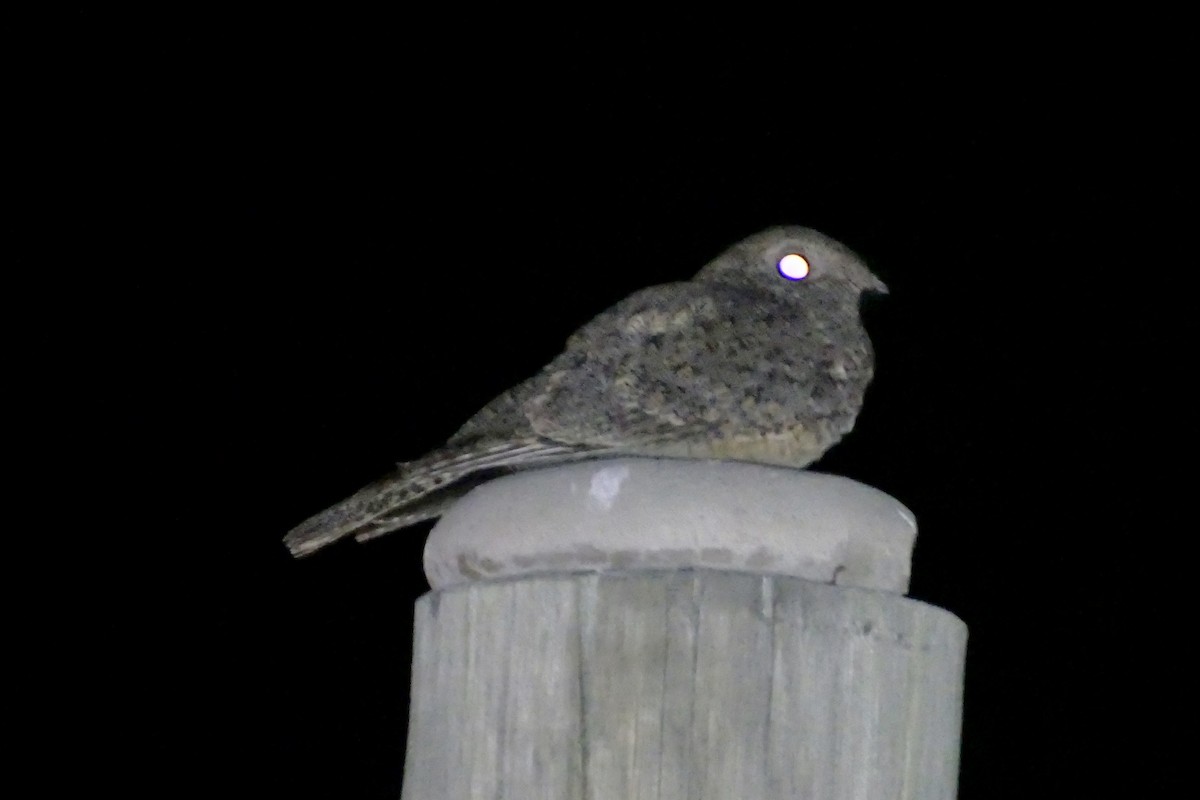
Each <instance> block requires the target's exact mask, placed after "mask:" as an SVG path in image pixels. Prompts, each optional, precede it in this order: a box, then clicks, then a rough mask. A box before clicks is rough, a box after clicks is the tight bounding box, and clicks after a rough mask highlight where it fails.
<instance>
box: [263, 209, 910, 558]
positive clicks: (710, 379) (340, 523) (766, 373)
mask: <svg viewBox="0 0 1200 800" xmlns="http://www.w3.org/2000/svg"><path fill="white" fill-rule="evenodd" d="M791 253H795V254H799V255H801V256H803V258H804V259H806V260H807V262H808V265H809V267H810V272H809V274H808V276H807V278H805V279H803V280H789V279H787V278H785V277H783V276H782V275H781V271H780V269H779V262H780V259H781V258H783V257H784V256H785V255H788V254H791ZM864 291H876V292H886V291H887V289H886V287H885V286H884V285H883V283H882V282H881V281H880V280H879V279H878V278H876V277H875V276H874V275H872V274H871V272H870V271H869V270H868V269H867V267H866V266H865V265H864V264H863V263H862V261H861V260H859V258H858V257H857V256H856V255H855V254H854V253H853V252H851V251H850V250H849V249H847V248H846V247H844V246H843V245H841V244H839V243H838V242H835V241H833V240H832V239H829V238H828V237H826V236H823V235H822V234H820V233H817V232H816V231H813V230H810V229H808V228H800V227H790V226H789V227H778V228H771V229H768V230H766V231H763V232H761V233H758V234H756V235H754V236H751V237H750V238H748V239H745V240H744V241H742V242H739V243H738V244H736V245H734V246H733V247H731V248H730V249H729V250H726V251H725V252H724V253H722V254H721V255H720V256H718V257H717V258H716V259H715V260H713V261H712V262H710V263H709V264H708V265H707V266H705V267H704V268H703V269H702V270H700V272H698V273H697V274H696V276H695V277H694V278H692V280H690V281H687V282H681V283H670V284H665V285H662V286H652V287H650V288H648V289H643V290H641V291H639V292H635V293H634V294H632V295H630V296H629V297H627V298H626V299H624V300H622V301H621V302H619V303H617V304H616V305H615V306H613V307H612V308H610V309H608V310H607V311H605V312H603V313H601V314H600V315H599V316H597V317H596V318H595V319H593V320H592V321H591V322H589V323H587V324H586V325H584V326H583V327H582V328H581V329H580V330H579V331H577V332H576V333H575V334H574V335H573V336H571V338H570V339H568V340H567V346H566V349H565V350H564V351H563V353H562V354H561V355H559V356H558V357H557V358H555V359H554V360H553V361H552V362H550V364H549V365H547V366H546V367H545V368H544V369H543V370H542V371H541V372H539V373H538V374H537V375H535V376H533V377H532V378H530V379H529V380H527V381H525V382H524V383H522V384H520V385H518V386H515V387H513V388H512V389H510V390H508V391H507V392H505V393H504V394H502V395H500V396H499V397H497V398H496V399H495V400H493V401H492V402H491V403H488V404H487V405H486V406H485V407H484V408H483V409H481V410H480V411H479V412H478V413H477V414H476V415H475V416H474V417H472V418H471V419H470V420H468V421H467V423H466V424H465V425H463V427H462V428H461V429H460V430H459V431H458V432H457V433H455V434H454V435H453V436H452V437H450V439H449V441H447V442H446V444H445V446H444V447H441V448H439V449H437V450H435V451H434V452H432V453H430V454H428V455H426V456H425V457H423V458H421V459H418V460H416V461H412V462H409V463H405V464H401V465H400V466H399V469H398V470H397V471H396V472H395V473H394V474H392V475H389V476H387V477H384V478H382V479H380V480H378V481H376V482H375V483H373V484H371V485H369V486H367V487H366V488H364V489H362V490H361V491H359V492H357V493H356V494H354V495H353V496H351V497H349V498H347V499H346V500H343V501H342V502H341V503H338V504H337V505H335V506H333V507H332V508H329V509H327V510H325V511H322V512H321V513H319V514H317V515H316V516H314V517H312V518H310V519H308V520H306V521H304V522H303V523H301V524H300V525H298V526H297V527H296V528H295V529H293V530H292V531H291V532H290V533H289V534H288V535H287V538H286V542H287V545H288V547H289V548H290V549H291V551H292V553H293V554H295V555H303V554H307V553H310V552H312V551H314V550H316V549H318V548H320V547H322V546H324V545H326V544H329V543H330V542H333V541H335V540H337V539H340V538H342V537H343V536H348V535H353V536H355V537H356V538H358V539H360V540H362V539H368V538H371V537H374V536H378V535H381V534H384V533H387V532H389V531H392V530H396V529H397V528H402V527H404V526H406V525H410V524H412V523H414V522H417V521H419V520H422V519H428V518H431V517H436V516H439V515H441V513H442V512H443V511H444V510H445V509H446V507H447V506H448V505H449V504H450V503H451V502H453V500H454V499H455V498H457V497H458V496H460V495H461V494H462V493H463V492H464V491H465V490H466V489H468V488H470V487H471V486H472V485H475V484H476V483H478V482H479V481H480V480H482V479H486V478H487V477H490V476H491V475H494V474H495V473H496V472H497V471H509V470H513V469H522V468H526V467H533V466H539V465H543V464H551V463H558V462H564V461H571V460H579V459H585V458H596V457H603V456H613V455H639V456H661V457H676V458H720V459H731V460H738V461H753V462H758V463H762V464H777V465H783V466H789V467H796V468H800V467H804V466H806V465H808V464H810V463H812V462H813V461H815V460H816V459H817V458H819V457H820V456H821V455H822V454H823V453H824V452H825V451H826V450H828V449H829V448H830V447H832V446H833V445H834V444H836V443H837V442H838V440H840V439H841V437H842V436H843V435H844V434H846V433H847V432H848V431H849V430H850V429H851V428H852V427H853V425H854V420H855V418H856V417H857V416H858V412H859V410H860V409H861V407H862V402H863V394H864V392H865V391H866V388H867V384H868V383H869V382H870V380H871V373H872V351H871V343H870V340H869V339H868V338H867V333H866V331H865V330H864V328H863V325H862V321H861V318H860V315H859V299H860V295H861V294H862V293H863V292H864Z"/></svg>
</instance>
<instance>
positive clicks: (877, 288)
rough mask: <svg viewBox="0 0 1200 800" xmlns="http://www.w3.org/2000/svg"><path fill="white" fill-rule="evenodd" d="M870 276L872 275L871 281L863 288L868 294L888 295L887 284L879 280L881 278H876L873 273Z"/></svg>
mask: <svg viewBox="0 0 1200 800" xmlns="http://www.w3.org/2000/svg"><path fill="white" fill-rule="evenodd" d="M869 275H870V280H868V281H867V285H866V286H865V287H863V288H864V289H865V290H866V291H868V292H875V293H876V294H887V293H888V287H887V284H885V283H884V282H883V281H881V280H879V278H877V277H875V273H873V272H872V273H869Z"/></svg>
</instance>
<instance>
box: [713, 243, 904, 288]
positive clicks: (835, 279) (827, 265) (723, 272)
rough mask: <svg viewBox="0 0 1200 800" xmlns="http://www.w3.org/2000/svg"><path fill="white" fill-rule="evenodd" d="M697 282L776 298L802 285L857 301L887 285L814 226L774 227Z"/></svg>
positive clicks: (736, 249) (733, 250)
mask: <svg viewBox="0 0 1200 800" xmlns="http://www.w3.org/2000/svg"><path fill="white" fill-rule="evenodd" d="M693 280H696V281H701V282H711V283H727V284H733V285H740V286H754V287H756V288H758V289H765V290H767V291H769V292H771V293H772V294H776V295H783V296H787V295H789V294H795V293H796V291H797V285H811V286H821V287H823V288H826V289H828V290H830V291H834V292H838V293H841V294H846V295H848V296H850V297H853V298H855V299H857V297H858V296H859V295H860V294H861V293H863V292H878V293H881V294H886V293H887V290H888V289H887V286H885V285H884V283H883V281H881V280H879V278H877V277H875V275H874V274H872V272H871V271H870V270H869V269H867V265H866V264H864V263H863V261H862V259H861V258H859V257H858V256H857V255H856V254H855V253H854V251H852V250H851V249H850V248H848V247H846V246H845V245H843V244H842V243H840V242H837V241H835V240H833V239H830V238H829V237H828V236H825V235H824V234H822V233H818V232H817V231H814V230H812V229H811V228H802V227H800V226H798V225H783V226H779V227H775V228H768V229H767V230H765V231H761V232H760V233H756V234H754V235H753V236H750V237H748V238H746V239H743V240H742V241H740V242H738V243H737V244H735V245H734V246H733V247H730V248H729V249H728V250H726V251H725V252H724V253H722V254H721V255H719V256H717V257H716V258H715V259H713V260H712V261H710V262H709V263H708V264H707V265H705V267H704V268H703V269H702V270H700V271H699V272H698V273H696V276H695V278H693Z"/></svg>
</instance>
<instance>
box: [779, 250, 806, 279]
mask: <svg viewBox="0 0 1200 800" xmlns="http://www.w3.org/2000/svg"><path fill="white" fill-rule="evenodd" d="M778 268H779V274H780V275H782V276H783V277H785V278H787V279H788V280H789V281H802V280H804V279H805V278H807V277H808V271H809V270H808V260H807V259H805V257H804V256H802V255H800V254H799V253H788V254H787V255H786V256H784V257H783V258H781V259H779V264H778Z"/></svg>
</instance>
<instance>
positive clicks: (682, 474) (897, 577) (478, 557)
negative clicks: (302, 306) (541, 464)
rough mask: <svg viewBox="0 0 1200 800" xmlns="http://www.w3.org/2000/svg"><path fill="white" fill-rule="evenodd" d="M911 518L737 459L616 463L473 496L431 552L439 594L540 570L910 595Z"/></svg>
mask: <svg viewBox="0 0 1200 800" xmlns="http://www.w3.org/2000/svg"><path fill="white" fill-rule="evenodd" d="M916 533H917V524H916V519H915V517H914V516H913V514H912V512H911V511H909V510H908V509H907V508H905V507H904V506H903V505H901V504H900V503H899V502H898V501H897V500H895V499H894V498H892V497H891V496H889V495H887V494H884V493H883V492H881V491H879V490H877V489H873V488H871V487H869V486H866V485H864V484H861V483H857V482H855V481H852V480H849V479H848V478H841V477H838V476H835V475H825V474H821V473H817V472H809V471H808V470H797V469H787V468H781V467H768V466H762V465H758V464H745V463H738V462H726V461H689V460H675V459H651V458H617V459H603V460H595V461H585V462H579V463H575V464H567V465H562V466H556V467H549V468H545V469H537V470H529V471H524V472H518V473H515V474H512V475H507V476H504V477H501V478H498V479H496V480H493V481H490V482H488V483H485V484H482V485H480V486H478V487H476V488H475V489H473V490H471V491H470V492H469V493H468V494H467V495H466V496H465V497H464V498H463V499H462V500H460V501H459V502H458V503H457V504H455V505H454V506H453V507H452V508H450V509H449V511H447V513H446V514H445V515H444V516H443V517H442V519H441V520H440V521H439V522H438V524H437V525H436V526H435V527H434V528H433V531H432V532H431V533H430V535H429V540H428V542H427V543H426V545H425V574H426V576H427V577H428V579H429V583H430V585H431V586H432V587H433V588H434V589H441V588H444V587H448V586H454V585H457V584H461V583H467V582H471V581H477V580H487V579H496V578H504V577H514V576H521V575H530V574H539V573H543V574H544V573H566V572H609V571H618V570H619V571H630V570H638V569H658V570H661V569H672V568H676V569H688V568H697V567H704V568H714V569H722V570H735V571H746V572H754V573H765V574H773V575H790V576H794V577H799V578H806V579H808V580H813V581H819V582H823V583H832V584H836V585H839V586H858V587H862V588H868V589H877V590H882V591H889V592H897V593H901V594H903V593H904V592H906V591H907V589H908V580H909V574H910V567H911V557H912V547H913V543H914V540H915V538H916Z"/></svg>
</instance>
